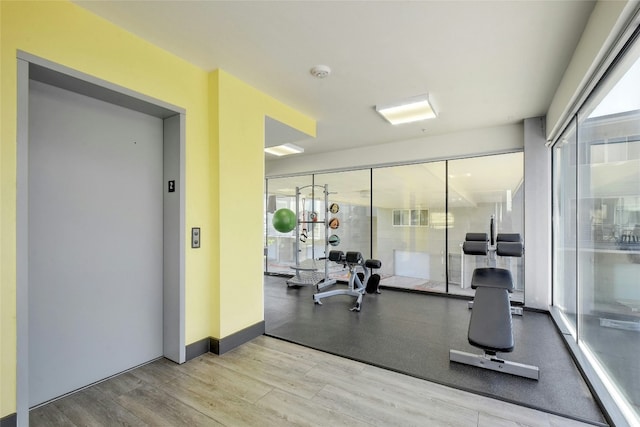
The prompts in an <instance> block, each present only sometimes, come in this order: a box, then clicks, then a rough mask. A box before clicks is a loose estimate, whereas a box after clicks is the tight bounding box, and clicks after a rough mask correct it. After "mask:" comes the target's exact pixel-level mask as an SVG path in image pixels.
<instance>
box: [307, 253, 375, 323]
mask: <svg viewBox="0 0 640 427" xmlns="http://www.w3.org/2000/svg"><path fill="white" fill-rule="evenodd" d="M329 261H333V262H335V263H338V264H342V265H344V266H345V267H347V268H348V269H349V282H348V285H347V289H332V290H329V291H324V292H317V293H315V294H313V302H314V303H316V304H318V305H322V301H321V300H322V299H323V298H328V297H332V296H335V295H348V296H352V297H354V298H356V301H355V303H354V305H353V307H352V308H351V309H350V311H360V308H361V307H362V298H363V296H364V294H365V292H368V293H378V294H379V293H380V290H379V289H378V284H379V283H380V276H379V275H378V274H372V269H375V268H380V267H381V266H382V263H381V262H380V261H379V260H377V259H368V260H365V259H364V258H363V257H362V254H361V253H360V252H347V253H346V254H345V253H344V252H342V251H330V252H329ZM359 270H361V271H359ZM360 274H364V276H362V278H361V276H360Z"/></svg>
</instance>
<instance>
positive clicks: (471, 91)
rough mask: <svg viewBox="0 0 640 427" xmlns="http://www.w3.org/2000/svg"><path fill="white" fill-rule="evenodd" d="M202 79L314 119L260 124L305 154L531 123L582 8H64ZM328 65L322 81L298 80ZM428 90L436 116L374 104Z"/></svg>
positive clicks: (226, 4) (579, 26)
mask: <svg viewBox="0 0 640 427" xmlns="http://www.w3.org/2000/svg"><path fill="white" fill-rule="evenodd" d="M75 3H77V4H78V5H80V6H81V7H83V8H86V9H88V10H89V11H91V12H93V13H95V14H97V15H100V16H102V17H103V18H105V19H107V20H109V21H111V22H113V23H114V24H116V25H118V26H120V27H122V28H124V29H126V30H128V31H130V32H132V33H134V34H137V35H138V36H140V37H142V38H144V39H146V40H148V41H149V42H151V43H153V44H155V45H157V46H159V47H161V48H164V49H165V50H167V51H170V52H172V53H174V54H175V55H177V56H179V57H182V58H184V59H185V60H187V61H189V62H191V63H193V64H195V65H197V66H200V67H202V68H203V69H205V70H214V69H217V68H221V69H223V70H225V71H227V72H229V73H231V74H233V75H234V76H236V77H238V78H240V79H241V80H243V81H244V82H246V83H248V84H250V85H252V86H254V87H256V88H257V89H259V90H261V91H263V92H265V93H267V94H269V95H271V96H273V97H274V98H276V99H278V100H280V101H282V102H284V103H286V104H288V105H289V106H291V107H293V108H295V109H297V110H298V111H300V112H302V113H305V114H307V115H309V116H311V117H312V118H314V119H316V120H317V122H318V131H317V133H318V135H317V138H314V139H310V138H305V137H304V136H303V135H301V134H296V133H295V132H292V131H291V130H290V129H286V126H281V125H278V123H277V122H275V121H272V123H267V134H268V135H267V141H266V144H267V145H269V146H270V145H276V144H279V143H281V142H295V143H296V144H297V145H300V146H302V147H303V148H304V149H305V154H303V155H307V154H314V153H320V152H330V151H336V150H341V149H345V148H352V147H361V146H369V145H375V144H382V143H388V142H393V141H400V140H406V139H414V138H418V137H422V136H430V135H436V134H446V133H451V132H457V131H462V130H469V129H477V128H483V127H489V126H499V125H505V124H511V123H517V122H521V121H522V120H523V119H524V118H528V117H536V116H540V115H544V114H545V113H546V111H547V109H548V106H549V104H550V102H551V99H552V97H553V94H554V93H555V90H556V88H557V86H558V84H559V82H560V79H561V77H562V74H563V72H564V70H565V68H566V66H567V64H568V62H569V60H570V58H571V55H572V53H573V51H574V49H575V46H576V44H577V42H578V40H579V38H580V35H581V33H582V30H583V28H584V26H585V24H586V22H587V20H588V18H589V15H590V13H591V10H592V9H593V6H594V2H591V1H580V0H575V1H574V0H570V1H562V0H557V1H538V0H536V1H399V0H398V1H76V2H75ZM318 64H324V65H328V66H329V67H331V69H332V73H331V74H330V76H328V77H327V78H325V79H317V78H315V77H313V76H312V75H311V74H310V72H309V70H310V69H311V68H312V67H313V66H315V65H318ZM423 93H428V94H429V96H430V98H431V101H432V103H433V104H434V107H435V109H436V111H437V113H438V117H437V118H436V119H433V120H428V121H423V122H419V123H417V124H406V125H399V126H392V125H390V124H388V123H387V122H386V121H384V120H383V119H382V118H381V117H379V116H378V115H377V114H376V112H375V110H374V106H375V105H376V104H388V103H393V102H395V101H398V100H402V99H404V98H408V97H411V96H415V95H419V94H423Z"/></svg>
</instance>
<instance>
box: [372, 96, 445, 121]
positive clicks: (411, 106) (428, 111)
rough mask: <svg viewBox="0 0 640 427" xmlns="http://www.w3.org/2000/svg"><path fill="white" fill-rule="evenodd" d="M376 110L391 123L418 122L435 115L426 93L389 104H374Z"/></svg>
mask: <svg viewBox="0 0 640 427" xmlns="http://www.w3.org/2000/svg"><path fill="white" fill-rule="evenodd" d="M376 111H377V112H378V113H379V114H380V115H381V116H382V117H384V118H385V119H386V120H387V121H388V122H389V123H391V124H392V125H399V124H403V123H411V122H419V121H422V120H426V119H433V118H435V117H436V112H435V111H434V110H433V107H432V106H431V104H430V103H429V98H428V97H427V95H419V96H414V97H412V98H409V99H405V100H404V101H400V102H396V103H394V104H389V105H382V106H378V105H376Z"/></svg>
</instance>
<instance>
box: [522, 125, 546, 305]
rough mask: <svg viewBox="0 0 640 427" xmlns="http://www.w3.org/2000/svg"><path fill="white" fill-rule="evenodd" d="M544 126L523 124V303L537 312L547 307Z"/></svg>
mask: <svg viewBox="0 0 640 427" xmlns="http://www.w3.org/2000/svg"><path fill="white" fill-rule="evenodd" d="M544 123H545V121H544V118H543V117H536V118H532V119H526V120H525V121H524V206H525V210H524V234H525V236H524V237H525V252H524V262H525V266H524V283H525V296H524V301H525V305H526V306H527V307H533V308H538V309H541V310H547V309H548V308H549V305H550V304H551V150H549V148H547V147H546V146H545V132H544Z"/></svg>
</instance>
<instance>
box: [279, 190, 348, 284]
mask: <svg viewBox="0 0 640 427" xmlns="http://www.w3.org/2000/svg"><path fill="white" fill-rule="evenodd" d="M316 187H318V188H322V191H323V194H324V218H322V219H320V218H317V219H316V220H315V221H313V220H312V219H311V218H305V219H301V218H300V194H301V192H302V190H304V189H306V188H311V211H310V212H316V210H315V202H316V199H315V190H316ZM304 208H305V207H304V206H303V207H302V210H303V212H304ZM328 214H329V186H328V185H327V184H325V185H306V186H304V187H296V243H295V253H296V255H295V258H296V265H295V266H292V267H291V268H292V269H293V270H295V272H296V273H295V275H294V276H293V277H292V278H290V279H288V280H287V286H316V287H317V289H318V290H320V289H323V288H325V287H327V286H331V285H333V284H335V283H336V280H335V279H329V262H328V260H327V258H326V257H327V254H328V253H329V218H328V216H329V215H328ZM307 224H310V227H309V229H310V231H311V236H310V237H311V259H310V260H305V261H303V262H302V263H301V262H300V225H307ZM316 224H322V225H323V226H324V256H323V257H322V258H318V259H317V260H316V254H315V250H316V247H315V243H314V242H315V227H314V225H316ZM316 261H323V264H324V266H323V267H324V268H323V269H324V272H323V273H321V272H320V271H318V270H320V268H319V266H318V264H316Z"/></svg>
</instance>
